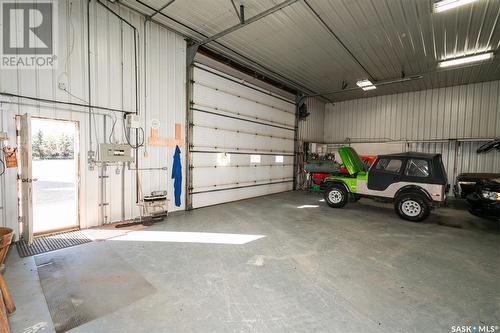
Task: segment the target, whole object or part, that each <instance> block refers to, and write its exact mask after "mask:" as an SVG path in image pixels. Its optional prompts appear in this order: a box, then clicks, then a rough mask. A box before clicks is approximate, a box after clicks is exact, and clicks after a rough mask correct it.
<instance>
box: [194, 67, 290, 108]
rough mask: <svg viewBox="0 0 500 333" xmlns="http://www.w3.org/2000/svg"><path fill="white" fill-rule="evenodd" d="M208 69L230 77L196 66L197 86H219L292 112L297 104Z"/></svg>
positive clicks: (226, 91)
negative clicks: (243, 84) (242, 84)
mask: <svg viewBox="0 0 500 333" xmlns="http://www.w3.org/2000/svg"><path fill="white" fill-rule="evenodd" d="M205 68H206V67H205ZM208 70H209V71H210V72H213V73H217V74H218V75H221V76H226V77H228V78H229V80H228V79H225V78H223V77H220V76H218V75H214V74H212V73H210V72H207V71H206V70H203V69H201V68H195V69H194V77H195V80H196V83H197V85H196V86H197V87H205V88H217V89H219V90H221V91H224V92H225V93H229V94H232V95H236V96H241V97H242V98H246V99H249V100H253V101H258V102H260V103H261V104H263V105H272V106H273V107H275V108H278V109H281V110H285V111H288V112H290V113H292V114H293V112H294V110H295V104H294V103H293V101H290V100H287V99H286V98H283V97H280V96H278V95H275V96H270V95H268V94H263V93H261V92H260V91H261V90H263V89H261V88H259V87H257V86H255V85H252V84H250V83H248V82H245V81H244V80H240V79H237V78H234V77H231V76H229V75H226V74H224V73H222V72H220V71H217V70H214V69H211V68H208ZM232 80H236V81H238V82H240V83H245V84H246V85H247V87H248V88H246V89H242V88H241V87H242V86H241V84H240V83H236V82H233V81H232ZM252 88H253V89H252Z"/></svg>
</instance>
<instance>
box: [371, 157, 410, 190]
mask: <svg viewBox="0 0 500 333" xmlns="http://www.w3.org/2000/svg"><path fill="white" fill-rule="evenodd" d="M404 162H405V160H404V159H403V158H399V157H389V156H384V157H381V158H379V159H378V160H377V161H376V162H375V164H374V165H373V166H372V167H371V169H370V172H369V173H368V185H367V187H368V189H369V190H374V191H385V190H386V189H387V187H389V185H391V184H394V183H397V182H400V181H401V173H402V170H403V167H404Z"/></svg>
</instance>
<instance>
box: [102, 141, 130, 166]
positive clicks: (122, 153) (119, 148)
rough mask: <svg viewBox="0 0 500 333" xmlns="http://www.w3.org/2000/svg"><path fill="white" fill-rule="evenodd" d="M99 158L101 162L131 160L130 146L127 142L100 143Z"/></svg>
mask: <svg viewBox="0 0 500 333" xmlns="http://www.w3.org/2000/svg"><path fill="white" fill-rule="evenodd" d="M99 160H100V161H101V162H132V161H134V157H133V156H132V147H130V146H129V145H127V144H115V143H100V144H99Z"/></svg>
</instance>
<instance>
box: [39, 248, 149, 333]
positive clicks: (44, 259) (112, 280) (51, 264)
mask: <svg viewBox="0 0 500 333" xmlns="http://www.w3.org/2000/svg"><path fill="white" fill-rule="evenodd" d="M103 243H104V242H94V243H92V244H88V245H86V246H78V247H73V248H70V249H66V250H63V251H57V252H52V253H46V254H42V255H39V256H36V257H35V263H36V265H37V268H38V276H39V278H40V284H41V285H42V290H43V294H44V296H45V300H46V301H47V305H48V307H49V312H50V316H51V317H52V322H53V323H54V328H55V330H56V332H66V331H68V330H70V329H72V328H75V327H78V326H80V325H82V324H85V323H87V322H90V321H92V320H94V319H97V318H99V317H102V316H104V315H106V314H109V313H112V312H114V311H116V310H118V309H120V308H123V307H125V306H128V305H130V304H132V303H134V302H136V301H138V300H140V299H142V298H144V297H146V296H148V295H151V294H153V293H154V292H156V289H155V288H154V287H153V286H152V285H151V284H150V283H149V282H148V281H147V280H146V279H144V278H143V277H142V275H140V274H139V273H138V272H137V271H136V270H135V269H134V268H133V267H132V266H131V265H129V264H128V263H127V262H126V261H125V260H124V259H123V258H122V257H120V256H119V255H118V254H116V253H115V252H114V251H112V250H111V249H110V248H109V247H107V246H105V245H104V244H103Z"/></svg>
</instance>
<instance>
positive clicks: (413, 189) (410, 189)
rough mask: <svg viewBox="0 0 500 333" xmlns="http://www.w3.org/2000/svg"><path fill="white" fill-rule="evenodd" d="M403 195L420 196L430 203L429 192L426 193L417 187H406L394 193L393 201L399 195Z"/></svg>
mask: <svg viewBox="0 0 500 333" xmlns="http://www.w3.org/2000/svg"><path fill="white" fill-rule="evenodd" d="M404 193H418V194H422V195H423V196H424V197H425V198H427V200H429V201H431V202H432V197H431V195H430V194H429V192H427V191H426V190H425V189H423V188H422V187H420V186H418V185H407V186H404V187H402V188H400V189H399V190H398V191H397V192H396V194H395V195H394V199H396V198H397V197H398V196H400V195H401V194H404Z"/></svg>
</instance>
